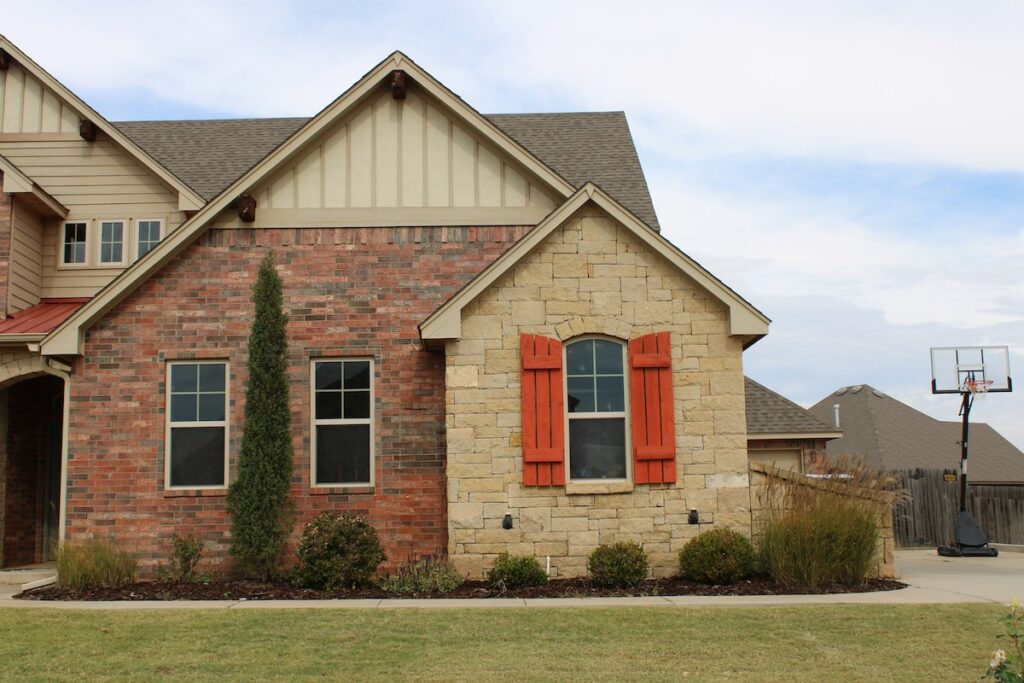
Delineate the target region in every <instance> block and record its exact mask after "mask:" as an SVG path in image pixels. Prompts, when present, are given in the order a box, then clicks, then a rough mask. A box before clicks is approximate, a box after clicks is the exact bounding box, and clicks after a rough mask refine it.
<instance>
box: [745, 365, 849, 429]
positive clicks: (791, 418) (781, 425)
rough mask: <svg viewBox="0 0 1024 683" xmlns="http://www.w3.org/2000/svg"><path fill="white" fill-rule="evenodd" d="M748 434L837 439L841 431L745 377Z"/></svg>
mask: <svg viewBox="0 0 1024 683" xmlns="http://www.w3.org/2000/svg"><path fill="white" fill-rule="evenodd" d="M743 381H744V390H745V395H746V404H747V436H748V437H751V438H760V439H767V438H775V439H781V438H799V439H836V438H839V437H840V436H842V432H841V431H839V430H838V429H836V428H835V427H834V426H833V425H831V424H829V423H827V422H824V421H822V420H819V419H818V418H817V417H815V416H814V415H812V414H811V413H810V412H808V410H807V409H806V408H802V407H801V406H799V405H797V404H796V403H793V402H792V401H790V400H789V399H788V398H786V397H785V396H782V395H781V394H777V393H775V392H774V391H772V390H771V389H769V388H768V387H766V386H764V385H763V384H760V383H758V382H755V381H754V380H752V379H750V378H749V377H744V378H743Z"/></svg>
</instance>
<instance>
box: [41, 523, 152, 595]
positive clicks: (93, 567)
mask: <svg viewBox="0 0 1024 683" xmlns="http://www.w3.org/2000/svg"><path fill="white" fill-rule="evenodd" d="M137 569H138V562H137V561H136V559H135V557H134V556H133V555H132V554H131V553H128V552H126V551H124V550H121V549H119V548H118V547H117V546H116V545H114V544H113V543H112V542H110V541H107V540H105V539H102V538H100V537H98V536H93V537H92V538H91V539H89V540H88V541H81V542H74V543H72V542H66V543H63V544H60V545H58V546H57V585H58V586H60V587H61V588H68V589H71V590H78V591H81V590H89V589H92V588H118V587H120V586H124V585H127V584H129V583H132V582H134V581H135V575H136V572H137Z"/></svg>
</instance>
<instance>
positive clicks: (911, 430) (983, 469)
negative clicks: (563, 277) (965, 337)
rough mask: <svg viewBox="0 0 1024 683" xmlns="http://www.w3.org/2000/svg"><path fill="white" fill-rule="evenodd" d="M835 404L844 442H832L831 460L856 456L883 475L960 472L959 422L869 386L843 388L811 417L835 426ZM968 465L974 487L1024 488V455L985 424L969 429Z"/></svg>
mask: <svg viewBox="0 0 1024 683" xmlns="http://www.w3.org/2000/svg"><path fill="white" fill-rule="evenodd" d="M835 404H839V425H840V427H841V428H842V430H843V438H841V439H837V440H835V441H831V442H829V444H828V454H829V455H830V456H840V455H856V456H860V457H863V458H865V459H867V460H868V461H869V462H870V463H871V464H873V465H874V466H876V467H880V468H883V469H915V468H922V469H954V468H958V467H959V463H960V430H961V423H960V422H959V421H949V422H946V421H942V420H936V419H935V418H933V417H930V416H928V415H925V414H924V413H922V412H920V411H918V410H915V409H914V408H911V407H910V406H908V405H907V404H905V403H902V402H900V401H897V400H896V399H894V398H892V397H890V396H887V395H886V394H884V393H882V392H881V391H878V390H877V389H875V388H873V387H871V386H868V385H866V384H863V385H855V386H851V387H842V388H840V389H838V390H836V391H835V392H833V393H832V394H830V395H828V396H826V397H825V398H823V399H822V400H821V401H819V402H818V403H816V404H815V405H813V406H812V407H811V408H810V411H811V413H812V414H814V415H815V416H817V417H818V418H820V419H823V420H831V419H832V418H831V415H832V406H833V405H835ZM955 408H956V404H955V403H954V402H952V401H951V402H950V410H951V411H952V410H955ZM969 459H970V477H971V481H972V482H975V483H1024V453H1021V451H1020V450H1018V449H1017V448H1016V447H1015V446H1014V445H1013V444H1011V443H1010V442H1009V441H1007V440H1006V439H1005V438H1003V436H1002V435H1001V434H999V432H997V431H996V430H994V429H992V427H990V426H989V425H987V424H985V423H982V422H972V423H971V439H970V457H969Z"/></svg>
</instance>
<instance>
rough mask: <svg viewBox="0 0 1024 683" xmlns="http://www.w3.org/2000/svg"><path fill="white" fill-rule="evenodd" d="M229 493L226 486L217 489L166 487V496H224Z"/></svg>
mask: <svg viewBox="0 0 1024 683" xmlns="http://www.w3.org/2000/svg"><path fill="white" fill-rule="evenodd" d="M227 495H228V489H227V487H226V486H221V487H218V488H215V489H164V498H224V497H225V496H227Z"/></svg>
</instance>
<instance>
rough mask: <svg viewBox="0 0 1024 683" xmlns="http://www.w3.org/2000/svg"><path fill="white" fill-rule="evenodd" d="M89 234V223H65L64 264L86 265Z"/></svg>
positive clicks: (62, 255)
mask: <svg viewBox="0 0 1024 683" xmlns="http://www.w3.org/2000/svg"><path fill="white" fill-rule="evenodd" d="M87 236H88V223H85V222H84V221H82V222H75V223H65V224H64V243H63V249H62V250H61V262H62V263H63V264H64V265H68V266H73V265H85V263H86V262H87V255H88V252H87V251H86V247H85V245H86V238H87Z"/></svg>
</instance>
